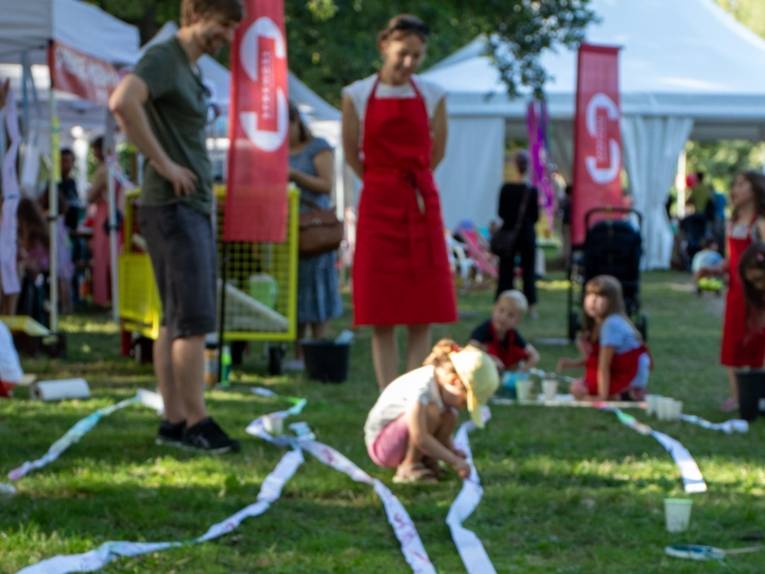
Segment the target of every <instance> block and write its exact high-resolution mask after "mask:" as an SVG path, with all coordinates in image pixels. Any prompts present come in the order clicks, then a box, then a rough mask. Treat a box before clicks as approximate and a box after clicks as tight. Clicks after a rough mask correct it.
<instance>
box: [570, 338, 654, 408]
mask: <svg viewBox="0 0 765 574" xmlns="http://www.w3.org/2000/svg"><path fill="white" fill-rule="evenodd" d="M645 353H648V349H647V348H646V346H645V345H640V346H639V347H637V348H636V349H632V350H631V351H627V352H626V353H618V354H614V357H613V359H612V360H611V384H610V385H609V387H608V396H611V395H618V394H621V393H623V392H624V391H626V390H627V389H629V386H630V383H631V382H632V381H634V380H635V377H636V376H637V374H638V369H639V367H640V357H641V356H643V355H644V354H645ZM599 360H600V343H593V344H592V350H591V351H590V354H589V355H587V361H586V362H585V372H584V384H585V385H587V392H588V393H590V394H591V395H597V394H598V362H599Z"/></svg>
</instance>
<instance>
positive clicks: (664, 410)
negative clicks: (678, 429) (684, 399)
mask: <svg viewBox="0 0 765 574" xmlns="http://www.w3.org/2000/svg"><path fill="white" fill-rule="evenodd" d="M672 402H673V400H672V399H670V398H669V397H661V398H660V399H659V404H658V406H657V407H656V411H657V413H658V415H659V420H660V421H668V420H670V416H671V415H672Z"/></svg>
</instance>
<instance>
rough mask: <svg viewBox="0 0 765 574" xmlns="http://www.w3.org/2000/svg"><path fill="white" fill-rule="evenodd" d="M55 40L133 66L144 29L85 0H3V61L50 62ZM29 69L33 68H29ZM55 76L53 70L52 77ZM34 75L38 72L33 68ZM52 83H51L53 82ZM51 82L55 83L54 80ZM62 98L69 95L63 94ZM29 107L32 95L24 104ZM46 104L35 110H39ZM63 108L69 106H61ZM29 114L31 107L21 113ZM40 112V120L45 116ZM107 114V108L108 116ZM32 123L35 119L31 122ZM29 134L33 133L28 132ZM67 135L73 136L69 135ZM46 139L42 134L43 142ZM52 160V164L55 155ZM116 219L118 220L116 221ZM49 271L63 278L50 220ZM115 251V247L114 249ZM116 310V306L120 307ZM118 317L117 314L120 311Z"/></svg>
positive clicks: (51, 189)
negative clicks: (48, 56)
mask: <svg viewBox="0 0 765 574" xmlns="http://www.w3.org/2000/svg"><path fill="white" fill-rule="evenodd" d="M51 41H56V42H59V43H61V44H62V45H66V46H67V47H69V48H72V49H74V50H77V51H79V52H82V53H84V54H86V55H88V56H90V57H92V58H95V59H98V60H101V61H103V62H107V63H110V64H116V65H128V64H131V63H134V62H135V61H136V57H137V55H138V47H139V43H140V42H139V33H138V29H137V28H136V27H135V26H131V25H130V24H127V23H125V22H122V21H121V20H119V19H117V18H115V17H114V16H112V15H110V14H108V13H107V12H104V11H103V10H101V9H100V8H98V7H97V6H94V5H93V4H89V3H87V2H82V1H80V0H23V1H19V0H0V63H5V64H21V65H23V66H25V67H27V66H30V65H33V64H43V65H44V66H47V61H48V60H47V55H48V48H49V46H50V43H51ZM27 69H28V68H27ZM49 75H50V74H49V73H48V76H49ZM32 78H33V79H34V72H33V71H32ZM48 84H49V82H48ZM49 85H50V84H49ZM61 96H62V95H61V94H57V93H56V92H55V91H54V90H50V89H49V90H48V97H47V101H45V103H44V105H45V108H46V110H47V118H48V120H47V122H46V124H47V125H48V126H49V130H50V133H49V135H50V138H49V139H48V140H47V141H48V148H49V156H50V157H51V158H52V157H55V154H54V153H52V152H53V150H54V147H53V145H54V142H55V145H56V146H58V145H61V139H58V138H57V136H58V135H59V133H57V130H56V127H55V125H54V124H53V121H52V119H53V118H54V117H56V118H59V120H60V119H61V116H62V115H63V114H62V113H60V112H59V110H58V107H59V106H58V99H59V97H61ZM61 99H62V100H69V98H65V97H61ZM25 103H26V104H27V105H29V99H27V100H26V102H25ZM41 107H43V106H42V105H41V106H39V107H37V108H36V110H35V111H40V108H41ZM62 109H65V108H64V107H62ZM22 114H23V116H26V115H27V114H26V110H25V111H23V112H22ZM43 116H44V114H43V113H40V114H39V115H38V119H39V118H40V117H43ZM103 117H106V116H105V112H104V116H103ZM30 125H31V121H30ZM26 135H27V136H29V135H30V134H26ZM67 135H68V134H67ZM45 139H46V138H40V140H41V141H40V142H39V143H40V144H42V143H43V141H44V140H45ZM49 163H53V160H52V159H51V160H50V162H49ZM50 172H51V179H50V181H49V185H48V194H49V200H50V201H49V206H50V209H51V210H52V212H53V213H58V193H57V192H56V183H57V182H55V181H54V180H53V176H52V174H53V173H54V170H50ZM109 203H110V210H111V211H112V212H113V196H112V194H110V196H109ZM112 223H113V220H112ZM50 237H51V241H50V258H49V260H50V275H51V277H54V278H55V277H58V273H57V267H58V249H59V246H58V241H57V237H58V222H57V221H56V219H55V218H52V219H51V220H50ZM110 241H111V243H112V244H115V242H116V235H115V234H114V233H111V236H110ZM112 251H114V250H113V249H112ZM112 267H113V268H114V267H115V262H114V261H113V262H112ZM116 290H117V282H116V281H113V282H112V299H113V301H114V302H115V303H116V301H117V300H118V296H117V291H116ZM50 303H51V304H50V328H51V330H52V331H53V332H54V333H56V332H57V331H58V281H56V280H52V281H51V282H50ZM115 308H116V305H115ZM115 316H116V315H115Z"/></svg>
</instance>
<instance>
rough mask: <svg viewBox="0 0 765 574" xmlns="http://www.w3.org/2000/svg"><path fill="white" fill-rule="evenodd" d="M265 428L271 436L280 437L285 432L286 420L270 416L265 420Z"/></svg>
mask: <svg viewBox="0 0 765 574" xmlns="http://www.w3.org/2000/svg"><path fill="white" fill-rule="evenodd" d="M263 428H265V429H266V432H268V433H269V434H273V435H280V434H282V433H283V432H284V420H283V419H282V417H277V416H273V415H271V416H268V417H266V418H264V419H263Z"/></svg>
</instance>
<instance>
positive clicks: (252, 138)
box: [223, 0, 289, 242]
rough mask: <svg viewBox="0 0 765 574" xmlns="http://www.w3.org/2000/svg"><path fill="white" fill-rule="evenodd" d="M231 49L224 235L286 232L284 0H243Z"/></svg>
mask: <svg viewBox="0 0 765 574" xmlns="http://www.w3.org/2000/svg"><path fill="white" fill-rule="evenodd" d="M246 11H247V16H246V18H245V20H244V21H243V22H242V23H241V25H240V26H239V27H238V28H237V30H236V33H235V35H234V44H233V46H232V49H231V102H230V107H229V116H228V117H229V150H228V178H227V191H226V209H225V214H224V224H223V238H224V240H225V241H273V242H281V241H284V240H285V238H286V233H287V162H288V154H289V138H288V132H289V108H288V102H287V97H288V95H287V40H286V35H285V33H284V1H283V0H247V2H246Z"/></svg>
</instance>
